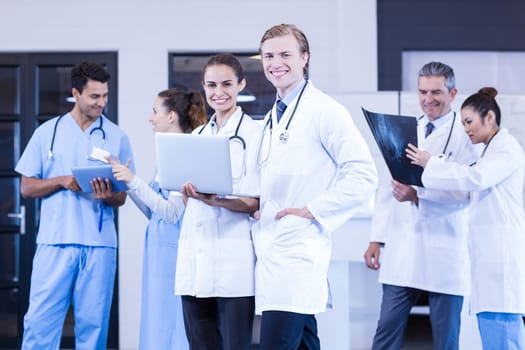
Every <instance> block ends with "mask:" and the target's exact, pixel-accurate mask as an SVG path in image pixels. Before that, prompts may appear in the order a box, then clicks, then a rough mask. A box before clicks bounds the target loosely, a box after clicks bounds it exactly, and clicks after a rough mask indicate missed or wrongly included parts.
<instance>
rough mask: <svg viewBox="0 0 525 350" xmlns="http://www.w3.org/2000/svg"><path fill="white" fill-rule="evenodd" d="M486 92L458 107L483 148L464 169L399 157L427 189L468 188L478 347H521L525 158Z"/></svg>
mask: <svg viewBox="0 0 525 350" xmlns="http://www.w3.org/2000/svg"><path fill="white" fill-rule="evenodd" d="M496 94H497V91H496V89H494V88H483V89H481V90H480V91H479V92H478V93H475V94H473V95H471V96H470V97H469V98H467V99H466V100H465V102H464V103H463V105H462V106H461V117H462V121H463V125H464V129H465V132H466V133H467V134H468V136H469V137H470V139H471V141H472V143H474V144H477V143H483V144H484V145H485V148H484V150H483V153H482V156H481V158H480V160H479V161H478V162H477V163H475V164H471V166H467V165H460V164H457V163H453V162H448V161H447V160H446V159H445V158H440V157H435V156H431V155H430V154H429V153H428V152H426V151H422V150H420V149H418V148H416V147H415V146H413V145H409V148H408V149H407V156H408V157H409V158H410V159H411V160H412V163H414V164H417V165H420V166H422V167H424V168H425V170H424V172H423V177H422V180H423V184H424V186H425V187H428V188H431V189H441V190H463V191H472V198H471V202H472V206H471V210H472V212H471V220H470V221H471V224H470V228H471V231H470V239H471V265H472V295H471V300H470V302H471V304H470V311H471V312H473V313H475V314H476V315H477V318H478V326H479V330H480V334H481V340H482V344H483V348H484V349H485V350H488V349H491V350H492V349H494V350H496V349H497V350H503V349H525V329H524V326H523V320H522V315H523V314H524V313H525V297H524V295H525V254H523V249H524V247H525V214H524V211H523V181H524V171H525V156H524V153H523V150H522V148H521V146H520V145H519V144H518V142H517V141H516V139H515V138H514V137H513V136H511V135H510V134H509V133H508V132H507V130H506V129H500V119H501V117H500V109H499V106H498V104H497V102H496V100H495V96H496Z"/></svg>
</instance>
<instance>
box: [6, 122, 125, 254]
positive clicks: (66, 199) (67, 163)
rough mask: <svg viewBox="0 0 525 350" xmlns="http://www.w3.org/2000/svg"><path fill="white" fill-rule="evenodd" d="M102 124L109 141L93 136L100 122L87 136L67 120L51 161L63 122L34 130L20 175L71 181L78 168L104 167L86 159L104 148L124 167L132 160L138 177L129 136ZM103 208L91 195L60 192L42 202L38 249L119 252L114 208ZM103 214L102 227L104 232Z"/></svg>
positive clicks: (94, 124) (115, 128)
mask: <svg viewBox="0 0 525 350" xmlns="http://www.w3.org/2000/svg"><path fill="white" fill-rule="evenodd" d="M100 118H104V120H103V126H102V128H103V130H104V132H105V140H102V132H101V131H100V130H95V131H94V132H93V133H92V134H91V135H90V132H91V131H92V130H93V129H95V128H97V127H98V126H99V124H100V121H99V120H98V119H97V120H96V121H95V122H94V123H92V124H91V125H90V126H89V127H88V128H87V129H86V130H85V131H82V130H81V129H80V127H79V125H78V124H77V123H76V121H75V120H74V119H73V117H72V116H71V114H69V113H68V114H66V115H64V116H63V117H62V118H61V120H60V121H59V123H58V125H57V128H56V136H55V142H54V145H53V154H54V157H53V158H52V159H49V158H48V152H49V150H50V148H51V139H52V137H53V129H54V128H55V124H56V123H57V119H58V117H57V118H53V119H51V120H49V121H47V122H45V123H44V124H42V125H41V126H40V127H38V128H37V129H36V130H35V132H34V134H33V136H32V137H31V139H30V140H29V143H28V144H27V147H26V149H25V150H24V152H23V154H22V156H21V157H20V160H19V161H18V164H17V166H16V168H15V170H16V171H17V172H18V173H20V174H21V175H24V176H26V177H36V178H40V179H48V178H52V177H56V176H64V175H71V168H72V167H74V166H90V165H101V164H103V163H102V162H100V161H96V160H90V159H88V157H87V156H88V155H89V154H90V153H91V150H92V149H93V147H99V148H102V149H104V150H106V151H108V152H109V153H110V154H111V157H112V158H114V157H115V156H118V158H119V160H120V161H121V162H122V163H125V162H127V161H128V160H129V161H130V165H129V166H130V169H131V170H132V171H133V172H134V171H135V165H134V161H133V154H132V151H131V145H130V143H129V139H128V137H127V135H126V134H125V133H124V132H123V131H122V130H121V129H120V128H119V127H118V126H117V125H115V124H114V123H112V122H111V121H110V120H109V119H107V118H106V117H104V116H101V117H100ZM100 205H101V201H100V200H96V199H95V198H94V197H93V195H92V194H91V193H82V192H72V191H69V190H61V191H57V192H55V193H53V194H51V195H50V196H47V197H43V198H42V202H41V210H40V223H39V230H38V236H37V243H38V244H80V245H87V246H103V247H116V246H117V237H116V229H115V225H114V221H113V219H114V214H113V208H112V207H110V206H107V205H103V209H100ZM101 210H103V223H102V229H101V231H100V232H99V218H100V211H101Z"/></svg>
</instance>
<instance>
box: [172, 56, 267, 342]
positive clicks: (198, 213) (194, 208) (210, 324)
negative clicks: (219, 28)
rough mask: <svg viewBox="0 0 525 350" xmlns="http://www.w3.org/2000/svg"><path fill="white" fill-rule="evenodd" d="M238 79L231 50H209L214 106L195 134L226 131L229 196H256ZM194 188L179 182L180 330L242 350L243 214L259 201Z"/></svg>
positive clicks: (246, 251) (248, 336)
mask: <svg viewBox="0 0 525 350" xmlns="http://www.w3.org/2000/svg"><path fill="white" fill-rule="evenodd" d="M245 85H246V81H245V79H244V73H243V69H242V66H241V64H240V63H239V61H238V60H237V59H236V58H235V57H234V56H233V55H231V54H220V55H215V56H212V57H210V58H209V60H208V62H207V64H206V65H205V67H204V77H203V87H204V91H205V94H206V101H207V102H208V104H209V105H210V107H211V108H213V109H214V111H215V113H214V115H213V116H212V117H211V119H210V121H209V122H208V123H206V124H205V125H204V126H202V127H198V128H197V129H196V130H195V131H194V134H195V133H198V134H201V135H226V136H228V137H229V138H230V153H231V156H232V157H231V159H232V177H233V179H232V180H233V190H234V195H235V194H239V193H243V194H250V195H254V196H258V194H259V188H258V174H257V171H256V166H255V160H254V157H252V156H250V154H251V153H252V152H254V147H255V146H257V144H258V142H257V137H258V135H259V134H260V128H261V126H260V124H258V123H257V122H255V121H254V120H252V119H251V118H250V117H249V116H248V115H246V114H245V113H244V112H243V111H242V110H241V108H240V107H237V95H238V94H239V92H241V91H242V90H243V88H244V86H245ZM188 151H191V150H188ZM197 161H198V160H197ZM209 176H210V177H211V176H214V175H213V174H209ZM198 191H199V189H198V188H195V187H194V186H193V185H192V184H191V183H187V184H185V185H184V186H183V188H182V192H183V194H184V195H185V196H187V197H188V201H187V205H186V211H185V214H184V219H183V222H182V227H181V237H180V240H179V252H178V253H179V255H178V258H177V271H176V278H175V293H176V294H178V295H182V308H183V314H184V323H185V327H186V335H187V337H188V341H189V343H190V346H191V349H210V350H215V349H224V350H228V349H239V350H249V349H251V340H252V324H253V317H254V303H255V302H254V266H255V253H254V250H253V245H252V239H251V219H250V213H253V212H254V211H255V210H256V209H257V207H258V205H259V200H258V199H257V198H249V197H240V196H236V197H228V198H223V197H221V198H219V197H217V196H216V195H210V194H203V193H199V192H198Z"/></svg>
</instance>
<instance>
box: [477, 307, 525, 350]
mask: <svg viewBox="0 0 525 350" xmlns="http://www.w3.org/2000/svg"><path fill="white" fill-rule="evenodd" d="M477 317H478V328H479V333H480V335H481V343H482V345H483V350H522V349H525V327H524V326H523V318H522V315H521V314H510V313H503V312H480V313H478V314H477Z"/></svg>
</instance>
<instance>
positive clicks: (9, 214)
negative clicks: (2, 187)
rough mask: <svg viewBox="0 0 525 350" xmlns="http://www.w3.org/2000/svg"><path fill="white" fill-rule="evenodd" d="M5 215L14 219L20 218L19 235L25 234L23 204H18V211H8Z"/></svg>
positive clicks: (24, 210)
mask: <svg viewBox="0 0 525 350" xmlns="http://www.w3.org/2000/svg"><path fill="white" fill-rule="evenodd" d="M7 217H9V218H14V219H20V234H21V235H25V234H26V206H25V205H21V206H20V213H8V214H7Z"/></svg>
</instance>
